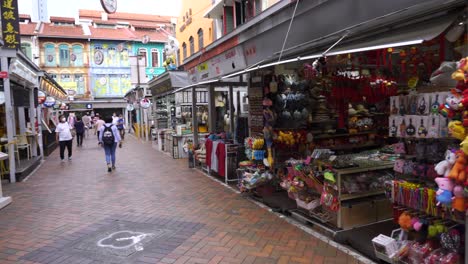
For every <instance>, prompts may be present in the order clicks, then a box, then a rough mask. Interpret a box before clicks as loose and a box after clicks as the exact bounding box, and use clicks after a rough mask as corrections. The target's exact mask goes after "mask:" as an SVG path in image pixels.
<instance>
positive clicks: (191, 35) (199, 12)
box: [176, 0, 214, 65]
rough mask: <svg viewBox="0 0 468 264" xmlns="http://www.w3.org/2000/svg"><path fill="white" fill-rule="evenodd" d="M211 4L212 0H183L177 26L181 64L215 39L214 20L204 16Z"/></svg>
mask: <svg viewBox="0 0 468 264" xmlns="http://www.w3.org/2000/svg"><path fill="white" fill-rule="evenodd" d="M211 5H212V0H197V1H193V0H182V9H181V14H180V16H179V17H178V18H177V28H176V38H177V40H178V41H179V45H180V47H179V54H178V58H179V65H181V64H183V61H184V60H185V59H186V58H188V57H190V56H192V55H193V54H195V53H197V52H199V51H200V50H202V49H203V47H206V46H208V45H209V44H210V43H212V42H213V41H214V34H213V20H212V19H209V18H204V17H203V16H204V14H205V12H206V11H207V10H208V9H209V8H210V7H211Z"/></svg>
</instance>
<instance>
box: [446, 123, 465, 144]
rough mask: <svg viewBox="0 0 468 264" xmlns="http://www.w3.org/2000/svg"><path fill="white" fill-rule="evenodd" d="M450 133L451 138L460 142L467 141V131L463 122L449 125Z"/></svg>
mask: <svg viewBox="0 0 468 264" xmlns="http://www.w3.org/2000/svg"><path fill="white" fill-rule="evenodd" d="M448 132H449V135H450V136H452V137H454V138H456V139H458V140H465V137H466V131H465V127H464V126H463V123H462V122H461V121H458V120H457V121H451V122H450V123H449V125H448Z"/></svg>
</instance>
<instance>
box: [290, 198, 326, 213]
mask: <svg viewBox="0 0 468 264" xmlns="http://www.w3.org/2000/svg"><path fill="white" fill-rule="evenodd" d="M296 204H297V207H300V208H303V209H306V210H308V211H310V210H314V209H315V208H317V207H319V206H320V199H315V200H313V201H311V202H309V203H306V202H304V201H302V200H300V199H296Z"/></svg>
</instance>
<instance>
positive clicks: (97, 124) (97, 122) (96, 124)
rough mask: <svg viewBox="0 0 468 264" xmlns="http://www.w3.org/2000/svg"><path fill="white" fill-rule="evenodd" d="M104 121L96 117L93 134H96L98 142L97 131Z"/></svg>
mask: <svg viewBox="0 0 468 264" xmlns="http://www.w3.org/2000/svg"><path fill="white" fill-rule="evenodd" d="M105 123H106V122H104V120H102V119H101V118H100V117H99V116H97V117H96V123H95V125H94V126H95V129H96V130H95V132H94V134H97V137H98V141H99V131H100V130H101V127H102V126H103V125H104V124H105Z"/></svg>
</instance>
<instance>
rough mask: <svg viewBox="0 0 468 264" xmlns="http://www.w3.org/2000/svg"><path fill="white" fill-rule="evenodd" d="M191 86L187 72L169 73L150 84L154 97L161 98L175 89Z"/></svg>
mask: <svg viewBox="0 0 468 264" xmlns="http://www.w3.org/2000/svg"><path fill="white" fill-rule="evenodd" d="M188 85H189V80H188V73H187V72H185V71H167V72H165V73H163V74H161V75H159V76H158V77H157V78H156V79H153V80H151V81H150V82H149V83H148V88H149V89H151V93H152V95H153V96H156V97H161V96H165V95H167V94H170V93H172V92H173V91H174V90H175V89H177V88H181V87H185V86H188Z"/></svg>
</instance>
